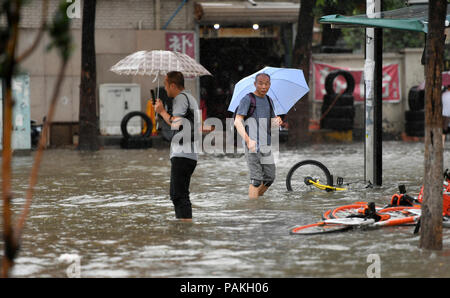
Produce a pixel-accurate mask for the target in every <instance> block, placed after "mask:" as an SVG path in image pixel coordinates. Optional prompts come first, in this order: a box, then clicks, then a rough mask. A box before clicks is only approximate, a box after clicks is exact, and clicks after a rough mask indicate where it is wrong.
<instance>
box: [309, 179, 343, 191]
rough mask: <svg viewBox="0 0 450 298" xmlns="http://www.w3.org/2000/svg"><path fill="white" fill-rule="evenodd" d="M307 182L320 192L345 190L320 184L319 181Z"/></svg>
mask: <svg viewBox="0 0 450 298" xmlns="http://www.w3.org/2000/svg"><path fill="white" fill-rule="evenodd" d="M307 182H308V183H309V184H312V185H314V186H315V187H317V188H318V189H321V190H347V189H346V188H341V187H334V186H330V185H325V184H320V183H319V180H317V181H314V180H312V179H307Z"/></svg>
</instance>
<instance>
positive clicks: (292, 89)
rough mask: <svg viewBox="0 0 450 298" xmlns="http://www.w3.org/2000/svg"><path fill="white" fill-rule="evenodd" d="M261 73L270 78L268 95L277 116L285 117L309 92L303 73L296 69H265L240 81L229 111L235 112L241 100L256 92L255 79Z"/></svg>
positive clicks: (236, 86) (235, 87) (235, 89)
mask: <svg viewBox="0 0 450 298" xmlns="http://www.w3.org/2000/svg"><path fill="white" fill-rule="evenodd" d="M259 73H266V74H268V75H269V76H270V89H269V91H268V92H267V95H269V96H270V98H272V101H273V105H274V110H275V114H276V115H284V114H287V112H288V111H289V110H290V109H291V108H292V107H293V106H294V104H295V103H296V102H297V101H299V100H300V99H301V98H302V97H303V96H304V95H305V94H306V93H308V91H309V87H308V84H307V83H306V81H305V77H304V75H303V71H301V70H300V69H294V68H277V67H269V66H267V67H264V68H263V69H261V70H260V71H258V72H256V73H254V74H252V75H249V76H248V77H245V78H243V79H242V80H240V81H239V82H238V83H237V84H236V85H235V86H234V91H233V97H232V98H231V102H230V105H229V107H228V111H230V112H234V111H235V110H236V108H237V107H238V105H239V103H240V102H241V99H242V98H243V97H244V96H245V95H246V94H248V93H250V92H253V91H255V85H254V83H255V77H256V75H257V74H259Z"/></svg>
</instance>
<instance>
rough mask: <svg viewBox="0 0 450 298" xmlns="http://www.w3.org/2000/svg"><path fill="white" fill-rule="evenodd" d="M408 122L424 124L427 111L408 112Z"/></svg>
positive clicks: (406, 113)
mask: <svg viewBox="0 0 450 298" xmlns="http://www.w3.org/2000/svg"><path fill="white" fill-rule="evenodd" d="M405 120H406V122H417V121H418V122H424V121H425V111H424V110H419V111H406V112H405Z"/></svg>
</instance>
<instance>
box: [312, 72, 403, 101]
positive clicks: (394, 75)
mask: <svg viewBox="0 0 450 298" xmlns="http://www.w3.org/2000/svg"><path fill="white" fill-rule="evenodd" d="M313 68H314V90H315V92H314V99H315V100H317V101H322V100H323V96H324V95H325V94H326V91H325V78H326V77H327V75H328V74H329V73H330V72H332V71H335V70H345V71H348V72H350V73H351V74H352V76H353V78H354V79H355V90H354V91H353V97H354V99H355V101H364V77H363V70H349V69H346V68H339V67H335V66H332V65H328V64H321V63H313ZM399 81H400V79H399V65H398V64H389V65H386V66H383V82H382V84H383V101H385V102H398V101H400V84H399ZM345 88H347V83H346V82H345V79H344V78H343V77H342V76H338V77H337V78H336V79H335V80H334V90H335V91H336V92H337V93H339V92H341V91H343V90H345Z"/></svg>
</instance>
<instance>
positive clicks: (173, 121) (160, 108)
mask: <svg viewBox="0 0 450 298" xmlns="http://www.w3.org/2000/svg"><path fill="white" fill-rule="evenodd" d="M155 111H156V113H158V114H159V115H160V116H161V117H162V118H163V119H164V121H165V122H166V123H167V124H169V125H170V126H171V127H172V128H173V129H178V128H179V127H180V125H181V121H180V120H181V119H180V117H177V116H171V115H170V114H169V113H167V111H166V109H165V108H164V105H163V103H162V101H161V100H160V99H159V98H158V99H157V100H156V103H155Z"/></svg>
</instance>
